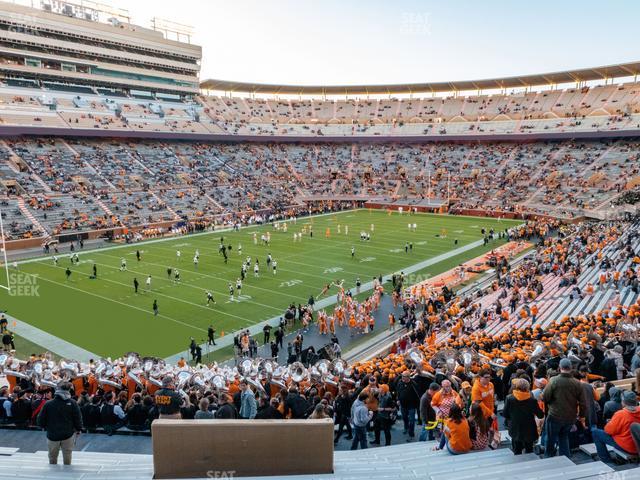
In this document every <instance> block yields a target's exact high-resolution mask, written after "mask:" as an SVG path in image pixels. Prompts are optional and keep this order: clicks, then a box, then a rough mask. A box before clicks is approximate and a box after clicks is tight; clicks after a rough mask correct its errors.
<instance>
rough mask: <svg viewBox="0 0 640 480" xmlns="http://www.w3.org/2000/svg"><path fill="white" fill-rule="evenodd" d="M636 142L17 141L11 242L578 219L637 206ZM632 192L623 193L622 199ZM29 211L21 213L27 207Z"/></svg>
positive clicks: (8, 196)
mask: <svg viewBox="0 0 640 480" xmlns="http://www.w3.org/2000/svg"><path fill="white" fill-rule="evenodd" d="M637 148H638V147H637V143H636V142H634V141H631V140H610V141H565V142H545V143H542V142H534V143H483V144H458V143H438V144H422V145H419V144H415V145H411V144H395V143H393V144H384V143H382V144H277V143H264V144H260V143H257V144H247V143H238V144H222V143H220V144H216V143H187V142H185V143H175V142H151V141H138V142H135V143H128V142H126V141H122V140H84V139H79V138H78V139H70V140H64V139H61V138H38V139H33V138H14V139H11V140H7V141H6V142H5V143H4V148H2V149H0V151H2V152H3V153H4V155H5V158H4V167H2V172H3V180H2V186H4V198H5V201H7V202H12V201H14V200H15V201H16V202H17V203H15V204H14V206H13V207H12V208H9V209H8V210H7V209H5V210H3V218H4V219H5V221H6V223H7V224H8V225H9V227H10V228H9V230H10V233H11V235H12V237H14V238H16V237H18V238H19V237H21V236H26V237H30V236H32V235H33V232H34V231H38V230H42V231H45V232H47V233H48V234H57V233H62V232H71V231H80V230H90V229H94V230H95V229H101V228H114V227H118V226H125V227H133V226H141V225H149V224H157V223H170V222H175V221H182V220H184V219H191V220H197V219H208V220H209V221H215V220H221V219H224V218H225V217H226V218H229V217H232V216H234V215H237V216H241V215H246V214H249V215H250V214H252V213H253V212H278V211H281V210H282V209H284V208H286V207H290V206H294V205H301V204H302V203H303V202H305V200H306V201H311V199H313V200H314V201H331V200H332V199H333V200H346V201H349V200H350V201H355V200H357V201H365V200H370V201H374V202H375V201H383V202H394V201H395V202H398V201H399V202H404V203H407V204H428V203H429V202H446V201H447V200H450V201H451V204H452V208H451V210H452V211H453V212H454V213H455V212H456V211H463V212H464V211H466V210H469V209H471V210H474V209H478V210H499V211H502V212H510V213H511V214H516V215H517V214H520V213H521V212H533V213H544V214H549V213H553V214H554V215H556V216H564V217H575V216H580V215H583V214H584V213H585V212H597V211H598V210H602V209H607V208H609V206H610V205H611V202H614V201H615V202H617V203H620V202H624V201H625V200H629V201H632V200H633V190H627V189H631V188H633V185H635V182H636V181H637V179H638V178H640V172H639V171H638V168H639V167H638V166H637V160H638V159H637V154H636V153H634V151H635V150H636V149H637ZM625 192H626V193H625ZM21 201H22V202H23V204H24V207H23V206H22V205H21V203H20V202H21Z"/></svg>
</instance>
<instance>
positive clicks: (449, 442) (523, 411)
mask: <svg viewBox="0 0 640 480" xmlns="http://www.w3.org/2000/svg"><path fill="white" fill-rule="evenodd" d="M510 235H513V236H514V237H521V238H528V239H530V240H533V241H536V242H537V244H538V246H537V247H536V250H535V252H534V254H533V255H531V256H529V257H528V258H527V259H526V260H525V261H523V262H522V263H520V264H518V265H517V266H513V267H511V266H510V265H509V264H508V263H507V262H506V261H503V262H502V263H500V264H499V265H498V266H497V267H496V280H495V281H494V283H493V284H492V285H491V286H490V287H489V288H488V289H487V290H485V291H480V292H477V293H475V294H463V295H456V294H454V293H453V292H451V291H449V290H448V289H446V288H445V289H432V288H429V287H425V286H417V287H414V286H412V287H408V288H404V287H403V285H402V282H396V283H395V284H394V285H393V286H394V288H395V291H394V294H395V295H400V296H402V297H404V298H403V300H402V302H403V312H404V313H403V315H402V317H401V318H400V319H399V323H400V324H401V325H402V327H404V328H403V329H401V330H400V331H399V334H400V335H401V336H400V339H399V340H398V341H397V342H396V343H395V344H394V345H393V346H392V347H391V350H390V351H389V352H387V353H386V354H385V355H382V356H378V357H375V358H373V359H371V360H367V361H363V362H359V363H356V364H354V365H352V366H351V367H350V368H344V370H342V372H340V373H339V374H338V375H337V376H336V377H325V376H323V375H318V374H316V375H314V374H312V373H311V371H309V372H306V371H305V370H301V372H305V373H304V374H302V373H301V374H300V375H299V377H298V376H297V372H295V371H294V372H292V373H291V375H290V377H289V379H288V380H287V381H286V383H285V382H284V380H283V381H270V377H269V376H265V377H264V378H261V377H252V376H243V375H242V374H239V373H234V375H233V377H232V378H227V379H226V381H225V380H224V379H223V380H222V383H221V384H219V385H218V386H217V387H213V386H211V385H204V386H203V385H199V384H198V383H197V382H195V383H185V382H184V381H183V380H182V379H181V378H180V373H179V372H178V374H177V375H176V374H175V371H172V372H173V373H171V374H166V375H165V376H164V377H162V378H161V380H160V381H158V382H155V383H142V382H136V381H135V379H133V378H127V379H126V382H123V384H121V385H112V384H110V383H108V382H103V383H101V382H98V381H96V379H95V378H93V379H91V376H89V377H76V378H74V379H73V380H72V386H69V387H65V388H70V392H71V395H72V396H73V397H74V398H76V399H77V401H78V404H79V405H80V411H81V412H82V421H83V425H84V428H86V429H89V430H96V429H100V430H104V431H106V432H107V433H113V432H114V431H117V430H118V429H121V428H123V427H127V428H129V429H130V430H133V431H139V430H145V429H148V427H149V424H150V422H152V421H153V420H154V419H155V418H184V419H200V418H240V419H243V418H245V419H287V418H295V419H302V418H333V419H334V422H335V424H336V432H335V440H336V442H337V441H338V440H339V439H340V438H341V436H342V435H343V434H344V433H346V434H347V435H348V438H350V439H351V440H352V448H353V449H356V448H358V447H361V448H365V447H367V446H368V445H369V444H373V445H376V444H380V443H382V441H383V439H384V442H385V444H386V445H388V444H390V443H391V434H392V428H391V426H392V425H393V423H394V422H396V421H397V419H401V421H402V426H403V430H404V433H406V435H407V436H408V438H409V440H414V439H420V440H429V439H436V440H437V443H435V444H433V445H434V447H433V448H436V449H446V450H447V451H449V452H450V453H451V454H464V453H466V452H469V451H472V450H483V449H487V448H495V447H496V446H497V444H498V443H499V440H500V439H499V438H498V437H499V435H498V431H499V429H500V427H499V424H500V423H502V422H504V423H505V424H506V426H507V430H508V432H509V435H510V438H511V448H512V449H513V451H514V453H515V454H521V453H523V452H526V453H529V452H531V451H533V449H534V445H535V444H536V443H537V442H538V440H539V439H540V445H539V446H538V447H537V448H540V449H541V450H542V451H544V453H545V455H546V456H553V455H555V454H557V453H559V454H560V455H567V456H570V455H571V448H574V447H576V446H577V445H579V444H583V443H591V442H594V443H595V446H596V448H597V452H598V455H599V457H600V459H601V460H603V461H605V462H612V458H611V456H610V454H609V452H608V450H607V447H606V446H607V445H609V446H613V447H614V448H616V449H617V450H619V451H621V452H624V453H626V454H627V455H635V454H637V453H638V450H637V447H636V442H635V440H634V435H633V430H634V428H636V427H634V425H635V424H637V423H639V422H640V410H638V400H637V398H638V397H637V395H638V393H640V392H639V391H638V382H639V381H640V380H639V379H640V348H639V347H638V330H637V328H638V324H637V320H638V317H640V299H639V297H638V293H639V292H640V289H639V285H638V276H639V275H640V256H639V255H640V254H639V252H640V227H639V226H638V223H637V221H631V222H598V223H582V224H578V225H562V224H560V223H558V222H557V221H546V222H537V223H529V224H526V225H524V226H522V227H520V228H518V229H515V230H514V231H512V232H510ZM591 278H595V279H597V285H595V286H594V290H595V291H588V289H584V291H583V289H582V288H581V287H583V286H584V285H585V283H584V282H583V280H584V279H591ZM550 280H553V281H556V282H557V283H558V284H559V283H561V282H562V283H563V284H565V286H564V287H560V288H564V289H565V290H563V294H564V295H565V296H566V297H567V299H568V298H571V299H572V301H573V299H574V297H575V299H576V300H580V299H582V297H584V298H589V296H593V298H597V297H596V295H597V293H598V292H608V291H615V292H617V294H616V295H615V296H614V297H612V298H611V300H610V301H608V302H607V303H606V305H603V306H602V308H599V309H598V310H596V311H594V312H593V313H587V314H585V313H584V312H583V311H576V312H575V313H574V312H572V313H571V314H570V315H563V316H555V315H553V316H550V317H548V318H547V317H545V316H544V315H543V314H542V313H540V312H539V311H538V309H535V308H534V307H535V306H538V307H540V310H542V309H543V308H544V305H545V302H546V301H549V300H548V299H545V300H543V299H544V295H545V294H546V293H547V291H546V289H548V288H551V287H550V285H551V283H550ZM558 291H559V290H558ZM622 291H628V292H629V293H630V295H628V296H625V297H624V298H623V296H622V295H621V294H620V292H622ZM378 294H379V295H382V289H380V291H379V293H378ZM603 298H604V299H607V298H609V297H608V296H604V297H603ZM503 302H504V305H503ZM581 305H586V303H582V304H581ZM598 306H600V304H598ZM554 314H555V312H554ZM320 327H321V326H320V324H318V328H320ZM38 360H39V359H38V358H36V357H32V358H31V359H30V360H29V362H31V363H33V362H37V361H38ZM29 362H28V363H29ZM123 362H124V361H123ZM182 362H183V363H182V365H178V366H177V367H178V368H183V367H186V365H185V363H184V361H182ZM28 363H27V364H25V365H24V367H23V368H24V369H28ZM121 365H122V366H123V368H126V362H124V363H122V364H121ZM5 373H6V370H5ZM627 377H633V378H632V379H631V380H629V381H626V383H625V380H624V379H625V378H627ZM8 379H9V381H10V387H9V388H4V389H2V390H0V403H1V405H2V407H3V408H2V409H1V410H2V411H1V415H2V416H3V417H4V421H5V422H8V423H12V424H15V425H17V426H23V427H24V426H29V425H33V424H34V423H35V422H37V417H38V412H39V411H40V410H41V409H42V405H43V404H44V402H46V401H47V400H48V399H50V398H51V397H52V395H55V394H56V393H55V392H54V389H53V387H52V386H48V385H42V384H40V385H36V384H34V383H33V382H32V380H31V377H28V376H16V377H12V376H8ZM332 379H333V381H332ZM214 384H215V382H214ZM60 388H61V387H60V385H58V389H60ZM499 403H500V404H502V405H503V407H502V409H501V410H499V409H498V404H499ZM416 425H418V426H419V428H416ZM369 432H370V433H371V434H372V435H373V441H371V442H370V441H369V439H368V433H369ZM416 437H417V438H416Z"/></svg>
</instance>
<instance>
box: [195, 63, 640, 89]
mask: <svg viewBox="0 0 640 480" xmlns="http://www.w3.org/2000/svg"><path fill="white" fill-rule="evenodd" d="M638 74H640V62H631V63H621V64H618V65H608V66H604V67H594V68H583V69H579V70H567V71H564V72H553V73H542V74H536V75H522V76H517V77H504V78H490V79H485V80H462V81H457V82H433V83H407V84H402V85H274V84H271V85H270V84H262V83H247V82H232V81H228V80H215V79H208V80H204V81H203V82H201V83H200V88H202V89H204V90H217V91H224V92H243V93H250V94H273V95H368V94H372V95H384V94H388V95H391V94H412V93H438V92H457V91H473V90H501V89H507V88H526V87H537V86H542V85H559V84H566V83H581V82H588V81H593V80H608V79H613V78H622V77H633V76H636V75H638Z"/></svg>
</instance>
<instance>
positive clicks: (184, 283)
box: [48, 263, 282, 325]
mask: <svg viewBox="0 0 640 480" xmlns="http://www.w3.org/2000/svg"><path fill="white" fill-rule="evenodd" d="M98 265H102V266H104V267H106V268H118V267H111V266H110V265H105V264H102V263H99V264H98ZM48 266H49V267H51V268H57V269H61V270H64V268H63V267H56V266H53V265H48ZM131 272H132V273H136V272H134V271H133V270H131ZM141 275H143V274H141ZM160 280H164V281H165V282H171V280H167V279H160ZM104 281H105V282H111V283H114V284H116V285H122V286H124V287H129V288H132V287H131V285H129V284H128V283H122V282H116V281H115V280H109V279H108V278H105V279H104ZM179 285H184V286H185V287H191V288H196V289H198V290H202V291H204V290H205V288H204V287H198V286H195V285H192V284H189V283H187V282H182V281H181V282H180V283H179ZM167 286H170V285H164V287H167ZM160 288H162V287H160ZM158 290H159V288H156V289H151V290H149V291H148V290H142V291H143V292H147V291H148V292H149V293H152V294H156V295H159V296H161V297H166V298H170V299H172V300H176V301H178V302H182V303H186V304H189V305H193V306H195V307H198V308H204V309H205V310H208V311H213V310H211V308H209V307H207V306H204V305H200V304H197V303H194V302H190V301H188V300H183V299H181V298H177V297H172V296H171V295H167V294H165V293H158ZM82 291H84V290H82ZM211 291H212V292H216V293H217V294H220V295H223V294H222V293H221V292H218V291H215V290H211ZM87 293H89V292H87ZM251 303H255V304H256V305H260V306H262V307H267V308H271V309H272V310H276V311H278V312H279V311H282V309H280V308H276V307H273V306H271V305H265V304H262V303H258V302H251ZM138 308H139V307H138ZM139 309H140V310H142V311H145V312H148V310H144V309H142V308H139ZM215 312H216V313H221V314H223V315H228V316H230V317H234V318H237V319H239V320H242V321H244V322H246V321H247V319H246V318H245V317H240V316H238V315H234V314H232V313H228V312H223V311H222V310H215ZM185 325H187V324H186V323H185Z"/></svg>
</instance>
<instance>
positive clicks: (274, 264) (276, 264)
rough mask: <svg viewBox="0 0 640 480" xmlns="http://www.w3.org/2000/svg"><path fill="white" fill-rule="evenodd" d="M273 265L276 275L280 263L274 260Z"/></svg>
mask: <svg viewBox="0 0 640 480" xmlns="http://www.w3.org/2000/svg"><path fill="white" fill-rule="evenodd" d="M272 265H273V274H274V275H275V274H276V270H277V268H278V262H276V261H275V260H274V261H273V264H272Z"/></svg>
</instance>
